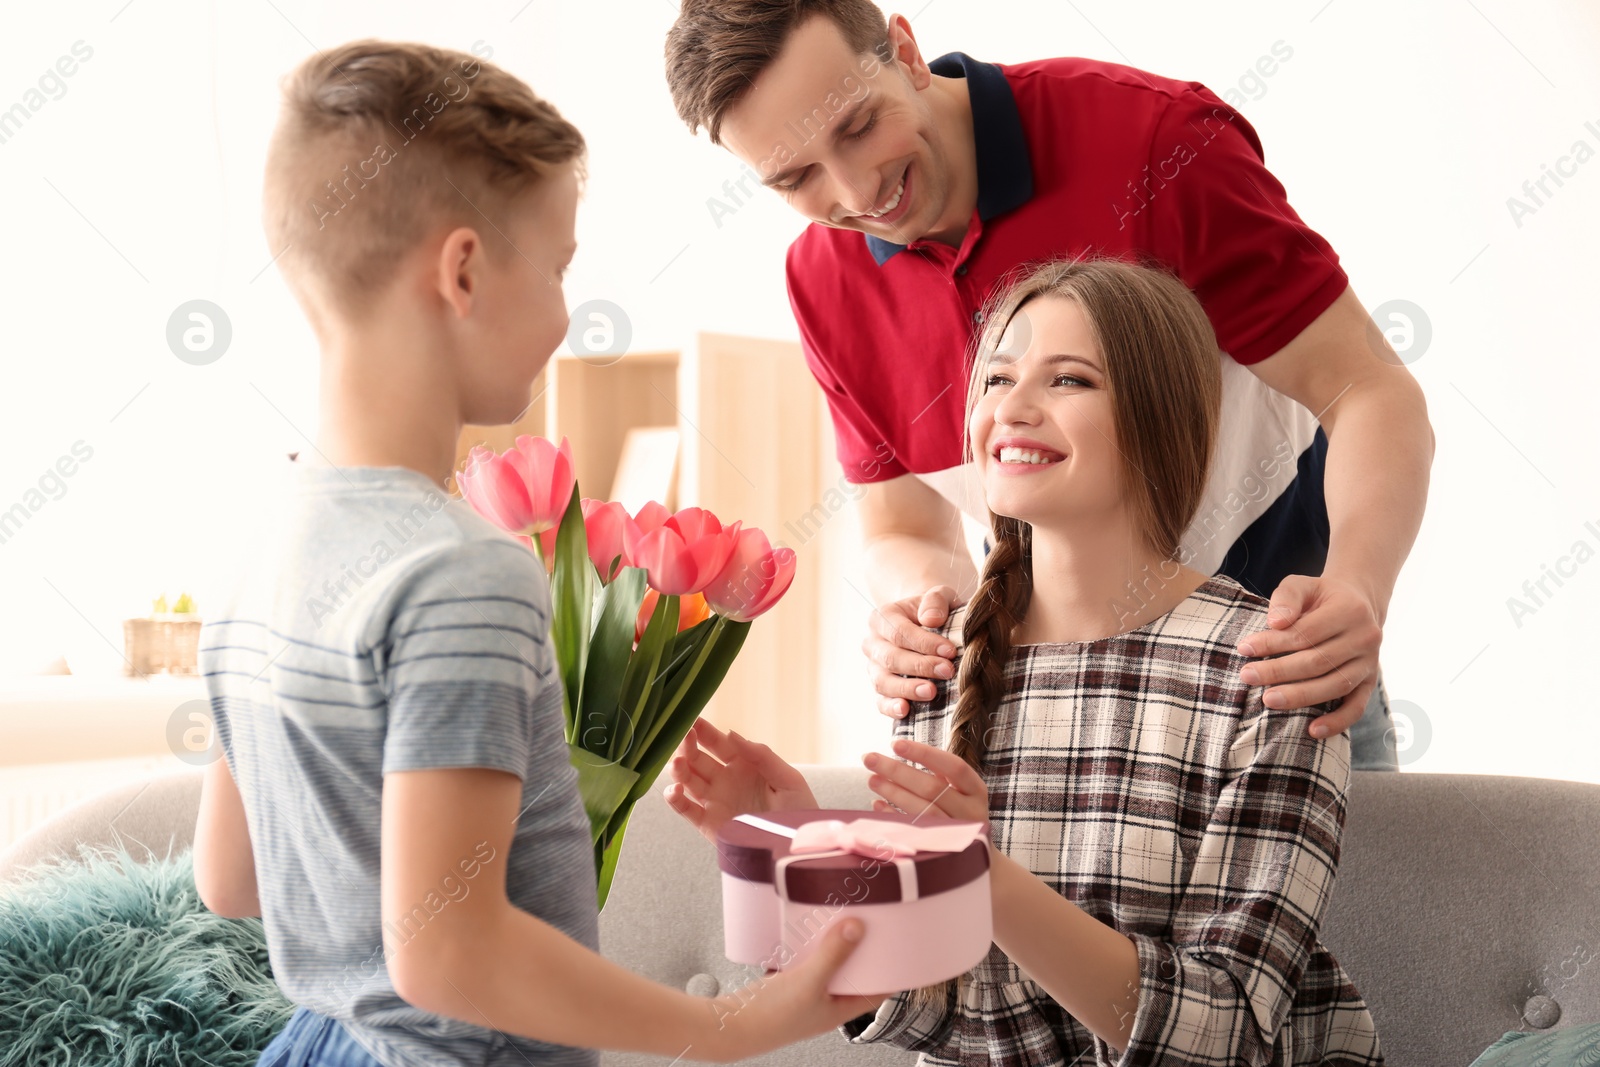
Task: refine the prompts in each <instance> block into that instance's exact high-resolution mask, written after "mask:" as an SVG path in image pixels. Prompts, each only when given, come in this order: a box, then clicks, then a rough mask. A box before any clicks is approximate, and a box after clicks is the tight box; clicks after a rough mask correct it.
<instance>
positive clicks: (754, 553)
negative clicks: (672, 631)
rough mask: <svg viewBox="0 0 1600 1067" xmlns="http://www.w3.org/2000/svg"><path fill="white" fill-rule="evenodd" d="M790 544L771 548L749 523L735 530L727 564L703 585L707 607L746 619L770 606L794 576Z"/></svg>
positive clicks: (736, 619) (729, 617)
mask: <svg viewBox="0 0 1600 1067" xmlns="http://www.w3.org/2000/svg"><path fill="white" fill-rule="evenodd" d="M794 566H795V555H794V549H792V548H773V547H772V545H771V543H770V542H768V541H767V535H766V534H764V533H762V532H761V531H760V530H758V529H756V528H755V527H754V526H752V527H751V528H750V529H748V530H741V531H739V533H738V535H737V537H736V538H735V541H734V550H733V554H732V555H731V556H729V557H728V562H727V564H726V565H725V566H724V567H723V568H722V570H721V571H720V572H719V573H718V574H717V575H716V577H714V578H712V579H711V582H710V583H709V584H708V585H707V586H706V587H705V594H706V603H708V604H710V605H711V610H712V611H715V612H716V613H717V614H718V615H721V616H723V617H724V618H727V619H731V620H733V621H734V622H749V621H750V620H751V619H753V618H755V617H756V616H757V615H760V614H761V613H762V612H764V611H766V610H767V609H769V608H771V607H772V605H774V604H776V603H777V602H778V600H779V599H780V598H781V597H782V596H783V594H784V593H786V592H787V591H788V589H789V583H790V582H792V581H793V580H794Z"/></svg>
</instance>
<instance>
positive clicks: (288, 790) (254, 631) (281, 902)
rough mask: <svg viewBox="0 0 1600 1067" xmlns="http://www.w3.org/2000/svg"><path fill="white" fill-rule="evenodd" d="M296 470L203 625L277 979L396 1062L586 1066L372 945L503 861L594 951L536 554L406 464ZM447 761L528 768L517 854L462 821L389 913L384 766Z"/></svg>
mask: <svg viewBox="0 0 1600 1067" xmlns="http://www.w3.org/2000/svg"><path fill="white" fill-rule="evenodd" d="M288 468H289V469H288V470H287V471H286V472H285V475H284V479H283V483H282V484H281V485H280V486H279V487H278V495H277V497H276V499H274V500H272V501H271V502H270V505H269V506H268V507H266V508H264V509H263V513H264V514H267V515H269V516H272V519H270V520H269V523H268V525H267V527H266V528H265V529H263V530H262V531H261V540H260V543H259V544H257V545H256V546H255V547H254V548H253V549H252V551H251V552H250V553H249V555H248V557H247V559H246V561H245V562H244V563H243V564H242V566H241V568H240V573H239V579H238V582H237V584H236V588H235V590H234V592H233V600H232V602H231V603H229V604H228V605H227V608H226V610H225V611H222V612H221V613H219V614H218V615H217V616H216V617H215V618H214V620H210V621H208V622H207V623H206V625H205V627H204V630H203V633H202V637H201V642H200V643H201V651H200V664H201V668H202V671H203V673H204V674H205V678H206V685H207V688H208V691H209V696H210V701H211V709H212V714H213V716H214V720H215V725H216V733H217V739H218V741H219V742H220V746H221V749H222V753H223V755H224V756H225V758H226V759H227V761H228V767H229V769H230V770H231V771H232V773H233V777H234V780H235V781H236V782H237V783H238V786H239V791H240V793H241V795H242V797H243V799H244V806H245V814H246V820H247V823H248V825H249V829H250V839H251V847H252V852H253V855H254V858H255V868H256V882H257V886H258V888H259V893H260V901H261V913H262V921H263V924H264V926H265V931H266V941H267V949H268V953H269V956H270V959H271V963H272V970H273V975H274V977H275V979H276V980H277V982H278V985H279V987H280V988H282V990H283V992H284V994H285V995H286V996H287V997H288V998H289V999H290V1000H292V1001H293V1002H294V1003H295V1004H297V1005H302V1006H304V1007H306V1008H309V1009H310V1010H312V1011H315V1012H318V1013H321V1014H324V1015H329V1016H332V1017H334V1018H336V1019H338V1020H339V1021H340V1022H341V1023H342V1024H343V1025H344V1026H345V1027H346V1028H347V1029H348V1030H349V1032H350V1033H351V1035H352V1036H353V1037H354V1038H355V1039H356V1040H357V1041H358V1042H360V1044H361V1045H362V1046H363V1047H365V1048H366V1049H367V1050H368V1051H369V1052H371V1053H372V1055H373V1056H374V1057H376V1058H377V1059H378V1060H380V1061H381V1062H382V1063H384V1064H386V1065H389V1067H420V1065H452V1067H453V1065H458V1064H475V1065H476V1064H483V1065H496V1067H499V1065H505V1067H528V1065H529V1064H536V1065H540V1067H544V1065H561V1067H567V1065H583V1067H593V1065H594V1064H597V1063H598V1055H597V1054H596V1053H595V1052H593V1051H592V1050H582V1049H575V1048H570V1047H567V1046H562V1045H554V1044H548V1043H544V1042H539V1041H534V1040H531V1039H526V1038H521V1037H513V1036H509V1035H506V1034H504V1033H501V1032H499V1031H497V1030H494V1029H491V1028H488V1027H487V1026H483V1025H475V1024H473V1023H469V1022H462V1021H458V1020H455V1019H451V1018H446V1017H443V1016H439V1015H435V1014H430V1013H428V1012H425V1011H421V1010H419V1009H417V1008H415V1007H413V1006H412V1005H410V1004H409V1003H407V1002H406V1001H404V1000H402V999H400V997H399V996H398V995H397V994H396V993H395V990H394V985H393V983H392V982H391V981H390V978H389V973H388V969H387V966H386V955H385V952H386V950H385V942H386V941H387V943H388V949H387V951H388V952H389V953H396V952H404V951H405V945H406V944H407V943H408V942H409V941H410V940H411V939H412V938H414V937H416V936H417V934H418V933H420V932H421V931H422V929H423V928H424V927H425V926H426V925H427V924H428V923H431V922H435V921H437V920H438V917H439V915H440V914H441V913H443V912H444V911H445V910H447V909H448V908H450V907H452V906H454V905H456V904H457V903H459V902H460V901H461V900H463V899H465V897H466V896H467V894H469V893H471V892H473V891H474V889H475V885H476V884H477V880H478V879H481V878H484V877H487V872H488V871H489V870H490V869H491V868H492V867H493V865H496V864H500V865H503V868H502V869H503V871H504V876H505V880H506V890H507V893H508V895H509V898H510V901H511V903H512V904H513V905H514V906H516V907H517V908H520V909H521V910H523V911H526V912H528V913H530V914H532V915H534V916H535V917H537V918H539V919H541V920H543V921H544V922H546V923H549V924H550V925H551V926H553V927H555V928H556V929H557V930H560V931H561V932H562V933H564V934H567V935H568V936H570V937H572V938H574V939H575V940H577V941H578V942H580V943H582V944H584V945H586V946H588V947H589V948H591V949H595V950H597V951H598V947H599V930H598V916H597V907H596V898H595V874H594V859H593V851H592V847H591V844H590V834H589V822H588V818H587V816H586V815H585V814H584V809H583V804H582V801H581V799H580V797H579V794H578V788H577V772H576V771H575V770H574V769H573V767H572V765H571V763H570V762H569V759H568V750H567V745H566V731H565V726H564V722H563V716H562V688H561V677H560V674H559V673H558V672H557V671H556V669H555V655H554V650H553V648H552V647H551V644H550V629H549V626H550V592H549V584H548V579H547V577H546V575H545V572H544V569H543V567H542V566H541V565H540V563H539V561H538V559H537V558H536V557H535V556H534V555H533V554H532V553H531V552H529V550H528V549H527V548H526V547H524V546H523V545H522V544H520V543H518V542H517V541H516V540H514V539H513V538H512V537H511V536H510V535H508V534H506V533H504V532H503V531H501V530H499V529H498V528H496V527H494V526H493V525H491V524H490V523H489V522H487V521H486V520H484V519H483V518H482V517H480V516H479V515H477V514H476V513H475V512H473V511H472V510H471V508H469V507H468V506H467V505H466V504H465V503H463V502H462V501H460V500H459V499H452V498H450V497H447V496H446V495H445V493H444V491H443V490H442V489H440V488H439V486H438V485H436V484H435V483H434V482H433V481H432V480H431V479H429V478H428V477H426V476H425V475H423V474H421V473H420V472H417V471H413V470H409V469H406V468H401V467H333V466H328V465H320V466H311V465H308V464H307V463H306V462H305V461H304V457H302V459H301V461H299V462H291V463H290V464H289V465H288ZM455 767H488V768H494V769H498V770H502V771H506V772H508V773H511V774H514V775H516V776H517V777H519V778H520V779H521V780H522V794H521V800H520V803H519V804H518V810H517V812H516V813H515V815H514V818H515V821H516V827H515V830H514V832H513V836H512V839H511V846H510V850H509V854H508V855H497V854H496V850H495V848H494V847H493V846H491V845H489V844H488V842H486V841H482V842H480V841H468V840H466V839H463V840H462V843H461V857H460V860H459V862H457V863H456V864H454V865H453V866H452V867H451V868H450V869H445V870H440V871H439V872H438V878H437V883H436V885H434V886H433V887H432V889H431V890H430V891H429V892H427V893H425V894H422V899H419V900H417V901H416V902H415V905H414V906H413V907H412V908H410V909H409V911H408V912H407V914H406V915H405V916H404V917H403V918H402V919H399V920H397V921H396V922H395V923H394V924H392V925H391V926H390V927H389V928H388V929H385V928H384V925H383V924H384V920H383V916H382V913H381V909H380V895H379V842H380V839H381V809H382V794H383V784H384V776H385V775H386V774H389V773H391V772H396V771H410V770H421V769H429V768H455ZM496 873H498V872H496Z"/></svg>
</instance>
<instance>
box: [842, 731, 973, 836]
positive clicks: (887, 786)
mask: <svg viewBox="0 0 1600 1067" xmlns="http://www.w3.org/2000/svg"><path fill="white" fill-rule="evenodd" d="M894 754H895V755H897V756H901V757H903V758H905V759H909V760H914V761H916V762H917V763H920V764H922V766H923V767H926V768H927V770H923V769H921V768H918V767H914V766H912V765H911V764H909V763H901V762H900V760H896V759H890V758H889V757H888V756H885V755H882V754H881V753H877V752H868V753H867V754H866V755H865V756H863V757H861V762H862V763H864V764H866V765H867V769H868V770H870V771H874V772H876V773H874V774H873V775H872V777H870V778H868V779H867V788H869V789H871V790H872V791H873V792H874V793H876V794H878V796H879V797H882V798H883V799H881V800H878V799H874V800H873V802H872V810H873V811H888V810H889V809H890V807H891V806H892V807H896V808H899V809H900V810H901V811H903V812H905V813H906V814H907V815H910V816H913V817H916V816H919V815H922V814H924V813H925V812H928V811H935V810H936V811H938V812H940V813H941V814H944V815H947V816H949V817H950V818H952V819H960V820H962V821H963V822H984V821H986V820H987V819H988V818H989V787H988V786H987V785H985V784H984V781H983V776H982V775H980V774H979V773H978V772H977V771H975V770H973V769H972V765H971V764H970V763H968V762H967V761H966V760H964V759H962V758H961V757H960V756H958V755H956V754H955V753H954V752H949V751H946V750H945V749H942V748H934V747H933V746H932V745H925V744H923V743H922V742H921V741H912V740H911V739H909V738H905V737H902V738H898V739H897V740H896V741H895V743H894Z"/></svg>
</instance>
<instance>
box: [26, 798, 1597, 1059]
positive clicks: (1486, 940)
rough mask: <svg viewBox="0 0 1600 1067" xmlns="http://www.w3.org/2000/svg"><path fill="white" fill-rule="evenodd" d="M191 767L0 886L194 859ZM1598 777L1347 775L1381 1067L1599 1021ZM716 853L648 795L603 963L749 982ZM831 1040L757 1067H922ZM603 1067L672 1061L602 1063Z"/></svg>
mask: <svg viewBox="0 0 1600 1067" xmlns="http://www.w3.org/2000/svg"><path fill="white" fill-rule="evenodd" d="M801 770H802V771H803V772H804V773H805V774H806V777H807V778H808V779H809V780H810V782H811V784H812V787H813V790H814V791H815V793H816V795H817V799H818V800H819V801H820V802H821V804H822V805H823V806H824V807H836V808H857V809H866V808H869V807H870V798H871V795H872V794H871V793H870V792H869V791H868V790H867V787H866V772H865V771H864V770H861V769H859V768H855V767H824V766H806V767H802V768H801ZM199 789H200V774H199V772H194V773H192V774H181V775H173V776H165V777H161V778H155V779H151V780H149V781H147V782H144V783H140V784H138V785H135V786H131V787H128V788H124V789H117V790H112V791H110V792H108V793H106V794H103V795H101V796H98V797H94V798H91V799H90V800H87V801H84V802H82V803H80V804H78V805H76V806H75V807H73V808H71V809H68V810H66V811H63V812H61V813H59V814H58V815H57V816H56V817H55V818H53V819H52V820H50V821H49V822H47V823H46V824H44V825H43V826H40V827H39V828H37V829H36V830H35V831H34V832H33V833H31V834H29V835H28V836H27V837H25V838H24V839H22V840H20V841H18V842H16V843H15V844H14V845H13V846H12V847H11V848H10V849H8V850H7V851H6V852H5V853H4V854H0V883H3V882H5V881H6V880H7V879H8V878H9V877H12V876H14V874H15V871H16V869H17V868H18V867H19V866H21V865H24V864H28V863H32V862H35V861H38V860H41V859H44V858H47V857H49V856H52V855H59V854H62V853H63V852H64V851H65V850H68V849H70V847H71V846H72V845H73V844H74V843H76V842H79V841H87V842H93V843H104V842H109V841H111V840H113V839H114V838H116V837H120V838H121V839H122V840H123V841H125V842H128V843H129V847H130V849H132V850H133V851H135V852H138V851H140V850H139V849H138V847H137V846H139V845H142V846H144V847H146V848H148V849H150V850H151V851H152V852H153V853H154V854H156V855H167V854H170V853H171V852H175V851H179V850H181V849H184V848H186V847H188V845H189V844H190V842H191V841H192V835H193V831H194V822H195V813H196V810H197V808H198V802H199ZM1597 838H1600V785H1594V784H1586V783H1578V782H1567V781H1556V780H1551V779H1544V778H1513V777H1502V776H1492V775H1463V774H1394V773H1384V772H1376V771H1357V772H1355V774H1354V778H1353V781H1352V783H1351V789H1350V802H1349V816H1348V820H1347V823H1346V828H1345V838H1344V849H1343V856H1342V859H1341V862H1340V871H1339V883H1338V890H1337V892H1336V894H1335V896H1334V900H1333V902H1332V904H1331V907H1330V911H1329V914H1328V916H1327V920H1326V923H1325V925H1324V929H1323V940H1324V942H1325V943H1326V944H1327V945H1328V948H1329V949H1330V950H1331V951H1332V952H1333V954H1334V955H1335V956H1336V957H1338V959H1339V960H1340V962H1341V963H1343V964H1344V966H1345V968H1346V969H1347V970H1348V971H1349V973H1350V975H1351V977H1352V979H1353V980H1354V981H1355V983H1356V985H1357V987H1358V988H1359V989H1360V990H1361V992H1362V993H1363V994H1364V995H1365V996H1366V998H1367V1002H1368V1004H1369V1005H1370V1006H1371V1009H1372V1015H1373V1018H1374V1019H1375V1020H1376V1022H1377V1024H1378V1031H1379V1033H1380V1034H1381V1036H1382V1038H1383V1043H1384V1050H1385V1052H1386V1054H1387V1062H1388V1063H1389V1064H1390V1067H1466V1065H1467V1064H1469V1063H1471V1061H1472V1060H1473V1059H1474V1058H1476V1056H1477V1055H1478V1054H1479V1053H1480V1052H1481V1051H1482V1050H1483V1049H1485V1048H1487V1047H1488V1046H1489V1045H1490V1044H1492V1043H1493V1042H1494V1041H1495V1040H1496V1039H1498V1038H1499V1037H1500V1035H1501V1034H1503V1033H1504V1032H1506V1031H1507V1030H1519V1029H1530V1030H1531V1029H1542V1028H1544V1027H1550V1026H1554V1027H1568V1026H1576V1025H1582V1024H1589V1023H1594V1022H1600V844H1597ZM720 901H721V896H720V887H719V881H718V875H717V868H716V863H715V859H714V856H713V855H712V850H711V848H710V846H709V845H708V844H707V843H706V842H705V840H704V839H703V838H701V837H700V836H699V834H697V833H696V832H695V831H694V830H693V829H692V828H691V827H690V826H689V825H688V824H687V823H685V822H684V821H683V820H682V819H680V818H679V817H678V816H677V815H675V814H673V813H672V812H671V811H670V810H669V809H668V808H667V806H666V804H665V803H664V802H662V801H661V800H660V798H659V797H658V796H649V797H646V798H645V800H644V801H643V802H641V804H640V805H639V807H638V809H636V811H635V814H634V816H633V819H632V823H631V826H630V828H629V830H628V836H627V842H626V846H625V848H624V851H623V857H622V861H621V865H620V867H619V869H618V872H617V880H616V884H615V886H614V887H613V891H612V894H611V899H610V901H609V902H608V903H607V905H606V909H605V911H604V912H602V913H601V924H600V925H601V940H602V948H603V950H604V952H605V954H606V955H607V956H609V957H610V958H612V959H614V960H616V961H617V962H619V963H621V964H623V965H625V966H627V967H629V968H630V969H632V970H634V971H637V972H640V973H642V974H645V975H648V976H649V977H651V978H654V979H656V980H658V981H661V982H666V983H669V984H672V985H676V986H679V987H682V988H685V989H688V990H689V991H691V992H693V993H697V994H701V995H709V994H714V993H716V992H719V991H720V990H722V989H723V988H724V986H725V985H726V987H727V988H735V987H737V986H739V985H742V984H744V983H745V982H747V981H749V980H750V978H751V977H752V971H751V970H750V969H749V968H747V967H744V966H742V965H738V964H731V963H729V962H728V961H727V960H726V959H725V958H723V955H722V927H721V903H720ZM915 1060H916V1056H915V1055H914V1054H912V1053H907V1052H904V1051H902V1050H900V1049H895V1048H890V1047H864V1048H855V1047H852V1046H850V1045H849V1044H847V1043H846V1042H845V1041H844V1040H843V1039H842V1038H841V1037H839V1036H837V1035H836V1034H824V1035H821V1036H819V1037H817V1038H814V1039H812V1040H811V1041H809V1042H806V1043H803V1044H800V1045H796V1046H792V1047H790V1048H788V1049H785V1050H782V1051H781V1052H778V1053H776V1054H773V1055H770V1056H767V1057H764V1058H762V1059H760V1060H756V1061H751V1062H759V1063H763V1064H774V1065H777V1064H782V1065H790V1064H794V1065H800V1064H805V1065H815V1064H848V1063H859V1064H883V1065H886V1067H887V1065H904V1064H911V1063H914V1062H915ZM604 1062H605V1063H606V1064H607V1065H609V1067H633V1065H639V1064H665V1063H666V1062H667V1061H666V1060H665V1059H660V1058H656V1057H649V1056H636V1055H620V1054H607V1055H606V1056H605V1057H604Z"/></svg>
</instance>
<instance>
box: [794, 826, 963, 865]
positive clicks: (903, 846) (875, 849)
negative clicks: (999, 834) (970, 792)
mask: <svg viewBox="0 0 1600 1067" xmlns="http://www.w3.org/2000/svg"><path fill="white" fill-rule="evenodd" d="M982 832H983V824H982V823H981V822H963V823H953V824H950V825H944V826H918V825H916V824H915V823H906V822H891V821H889V820H888V819H855V820H852V821H851V822H842V821H841V820H839V819H817V820H814V821H812V822H808V823H805V824H804V825H802V826H801V827H800V828H799V829H798V830H796V831H795V835H794V841H793V842H792V843H791V844H790V845H789V851H790V853H791V854H792V853H796V852H825V851H830V850H840V851H844V852H854V853H856V854H858V855H862V856H876V857H878V858H879V859H889V858H891V857H893V858H899V857H901V856H913V855H916V854H917V853H918V852H960V851H961V850H962V849H964V848H966V847H967V846H968V845H970V844H972V842H974V841H976V840H977V839H978V836H979V835H980V834H981V833H982Z"/></svg>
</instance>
